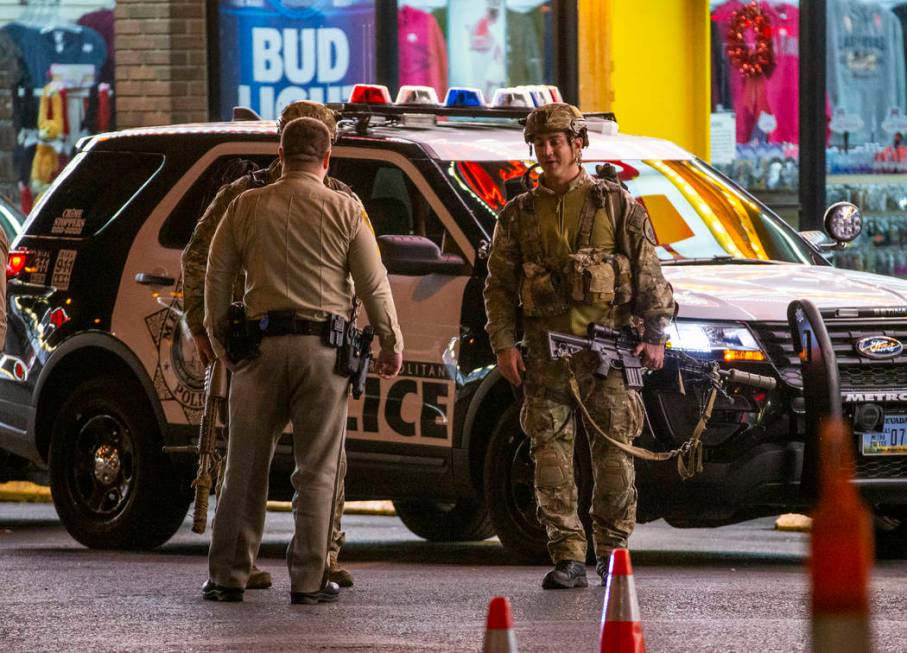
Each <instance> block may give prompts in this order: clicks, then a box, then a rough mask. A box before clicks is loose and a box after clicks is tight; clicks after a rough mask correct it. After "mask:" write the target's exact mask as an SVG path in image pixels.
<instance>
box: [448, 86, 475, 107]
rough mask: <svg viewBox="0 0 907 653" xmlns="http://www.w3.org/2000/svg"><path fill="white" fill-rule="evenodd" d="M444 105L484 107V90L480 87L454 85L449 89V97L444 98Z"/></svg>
mask: <svg viewBox="0 0 907 653" xmlns="http://www.w3.org/2000/svg"><path fill="white" fill-rule="evenodd" d="M444 106H446V107H450V108H452V109H453V108H464V107H484V106H485V96H484V95H482V90H481V89H478V88H467V87H463V86H453V87H451V88H449V89H447V97H446V98H444Z"/></svg>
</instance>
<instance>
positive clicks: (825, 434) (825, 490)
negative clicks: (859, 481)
mask: <svg viewBox="0 0 907 653" xmlns="http://www.w3.org/2000/svg"><path fill="white" fill-rule="evenodd" d="M851 442H852V439H851V431H850V429H849V428H848V427H847V426H845V425H844V424H843V422H841V421H839V420H836V421H829V422H826V423H825V424H824V425H823V426H822V436H821V439H820V444H819V455H820V457H819V473H820V476H819V478H820V481H821V484H820V487H819V503H818V505H817V506H816V511H815V513H814V514H813V526H812V547H811V549H812V550H811V553H810V560H809V568H810V574H811V576H812V614H813V623H812V639H813V641H812V647H813V651H817V652H818V651H821V652H822V653H838V652H839V651H840V652H844V651H847V652H848V653H864V652H865V653H868V651H870V650H871V643H870V642H871V637H870V630H869V589H868V586H869V574H870V570H871V568H872V561H873V557H874V554H873V541H872V523H871V519H870V516H869V511H868V510H867V509H866V506H865V505H863V502H862V500H861V499H860V496H859V494H858V493H857V490H856V488H855V487H854V485H853V483H851V470H852V469H853V455H852V453H851V449H850V447H851V444H850V443H851Z"/></svg>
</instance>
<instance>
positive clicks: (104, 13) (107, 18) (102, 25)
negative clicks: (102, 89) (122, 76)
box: [78, 9, 116, 84]
mask: <svg viewBox="0 0 907 653" xmlns="http://www.w3.org/2000/svg"><path fill="white" fill-rule="evenodd" d="M113 19H114V17H113V10H112V9H98V10H97V11H92V12H90V13H87V14H84V15H83V16H82V17H81V18H79V20H78V23H79V25H82V26H83V27H90V28H91V29H93V30H94V31H96V32H97V33H98V34H100V35H101V38H103V39H104V43H105V44H106V45H107V61H105V62H104V65H103V66H101V70H100V72H99V73H98V78H97V81H99V82H107V83H108V84H113V82H114V67H115V64H116V61H115V57H114V53H115V52H116V50H115V49H114V45H113V39H114V30H113Z"/></svg>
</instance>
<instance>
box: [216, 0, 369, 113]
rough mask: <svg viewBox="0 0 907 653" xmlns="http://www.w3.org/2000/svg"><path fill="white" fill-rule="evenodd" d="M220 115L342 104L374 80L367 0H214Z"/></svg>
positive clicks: (275, 111)
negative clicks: (304, 103) (299, 104)
mask: <svg viewBox="0 0 907 653" xmlns="http://www.w3.org/2000/svg"><path fill="white" fill-rule="evenodd" d="M218 11H219V15H218V23H219V30H218V40H219V44H220V48H219V54H220V104H219V106H220V113H221V117H222V118H224V119H229V118H230V112H231V110H232V108H233V107H234V106H236V105H242V106H247V107H250V108H252V109H253V110H255V111H256V112H258V114H259V115H261V116H262V117H263V118H266V119H273V118H275V117H277V116H278V115H279V114H280V111H281V110H282V109H283V107H285V106H286V105H287V104H289V103H291V102H294V101H296V100H306V99H308V100H316V101H318V102H342V101H344V100H346V98H347V97H348V96H349V94H350V91H351V90H352V87H353V85H354V84H356V83H359V82H372V81H374V80H375V3H374V1H373V0H362V1H361V2H357V1H355V0H221V1H220V3H219V10H218Z"/></svg>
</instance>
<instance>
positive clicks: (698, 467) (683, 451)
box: [567, 358, 718, 480]
mask: <svg viewBox="0 0 907 653" xmlns="http://www.w3.org/2000/svg"><path fill="white" fill-rule="evenodd" d="M571 363H572V361H570V360H569V358H568V359H567V370H568V371H569V372H570V379H569V382H570V392H571V394H572V395H573V399H574V400H575V401H576V405H577V406H578V407H579V410H580V413H581V414H582V416H583V419H584V421H585V423H587V424H589V425H590V426H591V427H592V428H593V429H595V432H596V433H598V435H600V436H601V437H603V438H604V439H605V441H606V442H609V443H610V444H612V445H614V446H615V447H617V448H618V449H620V450H621V451H623V452H624V453H627V454H629V455H631V456H634V457H636V458H639V459H641V460H651V461H654V462H663V461H666V460H672V459H673V458H677V473H678V474H680V477H681V478H682V479H684V480H687V479H690V478H693V476H695V475H696V474H697V473H699V472H701V471H702V441H701V440H700V438H701V436H702V433H703V431H705V428H706V426H708V423H709V419H711V417H712V408H713V407H714V405H715V398H716V396H717V394H718V391H717V388H715V387H714V386H713V387H712V389H711V391H710V393H709V397H708V399H707V400H706V406H705V410H704V411H703V412H702V415H700V417H699V422H697V423H696V427H695V428H694V429H693V434H692V435H691V436H690V439H689V440H687V441H686V442H684V443H683V444H682V445H680V446H679V447H678V448H676V449H672V450H671V451H650V450H649V449H643V448H642V447H636V446H634V445H632V444H628V443H626V442H621V441H620V440H615V439H614V438H612V437H611V436H610V435H608V434H607V433H605V432H604V431H603V430H602V429H601V427H600V426H599V425H598V424H596V423H595V420H594V419H592V416H591V415H590V414H589V410H588V409H587V408H586V404H585V403H584V402H583V399H582V396H581V394H580V391H579V382H578V381H577V380H576V374H575V373H574V371H573V365H572V364H571Z"/></svg>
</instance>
